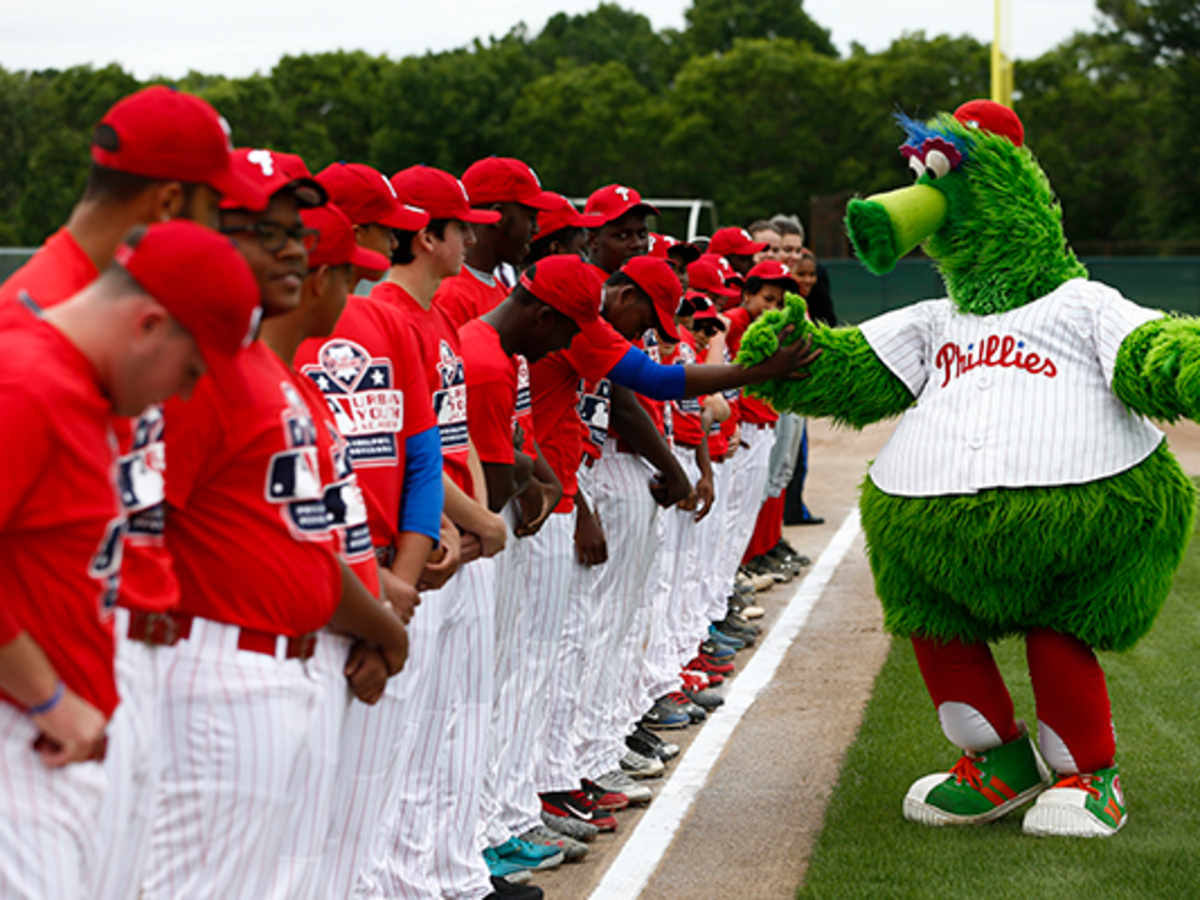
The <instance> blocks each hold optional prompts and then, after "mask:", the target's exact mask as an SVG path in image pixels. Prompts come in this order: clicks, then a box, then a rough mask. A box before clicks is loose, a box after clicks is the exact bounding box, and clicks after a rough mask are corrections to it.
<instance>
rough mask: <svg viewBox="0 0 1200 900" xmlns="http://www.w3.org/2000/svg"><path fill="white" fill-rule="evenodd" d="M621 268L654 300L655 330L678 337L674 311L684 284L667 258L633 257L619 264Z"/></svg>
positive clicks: (676, 338)
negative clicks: (656, 328)
mask: <svg viewBox="0 0 1200 900" xmlns="http://www.w3.org/2000/svg"><path fill="white" fill-rule="evenodd" d="M621 271H622V272H624V273H625V274H626V275H628V276H629V277H630V278H632V279H633V281H634V283H635V284H637V286H638V287H640V288H641V289H642V290H643V291H644V292H645V293H646V294H647V295H648V296H649V297H650V299H651V301H653V303H654V312H655V313H656V314H657V316H658V330H659V331H661V332H662V333H663V335H664V336H665V337H667V338H669V339H670V340H672V341H678V340H679V330H678V329H677V328H676V327H675V310H677V309H679V298H680V296H681V295H682V294H683V285H681V284H680V283H679V279H678V278H677V277H676V275H675V271H674V270H673V269H672V268H671V267H670V265H668V264H667V262H666V260H662V259H658V258H656V257H653V256H635V257H633V259H630V260H627V261H626V262H625V265H623V266H621Z"/></svg>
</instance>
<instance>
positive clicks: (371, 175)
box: [317, 162, 429, 231]
mask: <svg viewBox="0 0 1200 900" xmlns="http://www.w3.org/2000/svg"><path fill="white" fill-rule="evenodd" d="M317 181H319V182H320V183H321V187H323V188H325V191H326V193H327V194H329V199H330V201H331V202H333V203H336V204H337V205H338V207H339V208H340V209H341V211H342V212H344V213H345V214H346V215H347V216H348V217H349V219H350V221H351V222H353V223H354V224H355V225H384V226H386V227H388V228H399V229H400V230H401V231H420V230H421V229H422V228H424V227H425V226H426V225H428V224H429V213H427V212H425V210H423V209H421V208H420V207H419V206H410V205H408V204H406V203H401V202H400V199H399V198H398V197H397V196H396V189H395V188H393V187H392V183H391V182H390V181H388V180H387V176H385V175H384V174H383V173H382V172H380V171H379V170H378V169H372V168H371V167H370V166H368V165H364V164H363V163H345V162H335V163H333V164H331V165H329V166H326V167H325V168H324V169H322V170H321V171H320V172H318V173H317Z"/></svg>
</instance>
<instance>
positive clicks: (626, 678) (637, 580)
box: [576, 438, 658, 778]
mask: <svg viewBox="0 0 1200 900" xmlns="http://www.w3.org/2000/svg"><path fill="white" fill-rule="evenodd" d="M651 475H652V471H651V470H650V468H649V467H648V466H647V464H646V463H645V462H643V461H642V459H641V457H638V456H634V455H633V454H631V453H619V452H617V451H616V441H614V440H612V439H611V438H610V439H609V440H608V441H606V442H605V446H604V456H603V457H602V458H601V459H600V460H598V461H597V462H596V464H595V465H594V466H592V467H591V468H590V469H588V468H587V467H584V468H583V469H580V472H579V477H580V487H581V489H583V490H585V491H586V492H587V495H588V498H589V499H590V500H592V501H593V506H594V508H595V509H596V510H597V511H598V513H599V515H600V519H601V522H602V523H603V525H604V534H605V538H606V542H607V544H608V563H607V564H606V565H604V566H602V567H595V568H594V569H591V570H588V571H587V572H586V573H585V575H584V582H583V588H582V592H581V593H582V596H583V598H584V601H585V602H588V603H592V604H594V606H595V610H596V615H595V616H594V619H593V621H594V623H595V630H594V631H593V632H592V642H591V646H590V647H589V651H588V662H587V664H586V665H585V669H584V676H583V679H582V682H581V683H580V689H581V691H582V692H583V701H582V704H581V706H580V713H581V716H580V718H581V726H580V728H579V735H580V737H581V738H582V741H581V743H580V744H579V746H578V747H577V753H576V761H577V762H576V765H577V771H578V772H579V774H580V775H582V776H583V777H584V778H597V777H599V776H600V775H603V774H604V773H606V772H610V771H612V770H613V769H615V768H616V767H617V766H618V764H619V762H620V759H621V756H622V755H623V754H624V752H625V751H624V747H625V744H624V738H625V735H626V734H627V733H628V732H629V730H630V728H631V726H632V724H633V723H634V722H636V721H637V720H638V719H639V718H640V717H641V715H642V713H643V712H645V709H640V708H638V702H637V697H638V696H639V694H638V691H637V683H638V679H639V675H640V671H641V666H640V657H641V654H642V653H643V652H644V648H645V636H646V628H647V626H648V623H649V604H650V591H649V590H648V583H647V582H648V581H649V573H650V565H651V563H652V562H653V560H654V554H655V553H657V552H658V539H657V537H658V536H657V525H656V522H657V519H658V505H657V504H656V503H655V502H654V498H653V497H652V496H651V495H650V490H649V481H650V478H651Z"/></svg>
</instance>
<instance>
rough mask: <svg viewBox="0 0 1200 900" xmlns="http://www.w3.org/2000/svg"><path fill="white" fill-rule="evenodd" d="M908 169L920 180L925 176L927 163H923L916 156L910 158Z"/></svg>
mask: <svg viewBox="0 0 1200 900" xmlns="http://www.w3.org/2000/svg"><path fill="white" fill-rule="evenodd" d="M908 167H909V168H910V169H912V170H913V173H914V174H915V175H916V176H917V177H918V178H920V177H921V176H922V175H924V174H925V163H923V162H921V161H920V160H919V159H917V158H916V157H915V156H910V157H909V158H908Z"/></svg>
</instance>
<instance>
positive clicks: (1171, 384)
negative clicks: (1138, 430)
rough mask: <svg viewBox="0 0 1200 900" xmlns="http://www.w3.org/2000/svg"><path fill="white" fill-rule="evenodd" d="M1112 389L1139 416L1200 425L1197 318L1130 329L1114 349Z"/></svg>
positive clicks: (1199, 330) (1199, 328)
mask: <svg viewBox="0 0 1200 900" xmlns="http://www.w3.org/2000/svg"><path fill="white" fill-rule="evenodd" d="M1112 389H1113V393H1115V394H1116V395H1117V397H1119V398H1120V400H1121V402H1122V403H1124V404H1125V405H1126V406H1127V407H1128V408H1129V409H1130V410H1132V411H1133V412H1135V413H1138V414H1139V415H1143V416H1148V417H1149V418H1152V419H1160V420H1162V421H1165V422H1175V421H1178V420H1179V419H1181V418H1185V419H1191V420H1193V421H1200V319H1192V318H1185V317H1182V316H1181V317H1164V318H1161V319H1155V320H1154V321H1152V322H1147V323H1145V324H1144V325H1140V326H1138V327H1137V328H1135V329H1134V330H1133V331H1132V332H1130V333H1129V335H1128V336H1127V337H1126V338H1125V340H1124V341H1123V342H1122V343H1121V348H1120V349H1119V350H1118V351H1117V359H1116V364H1115V365H1114V366H1113V384H1112Z"/></svg>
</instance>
